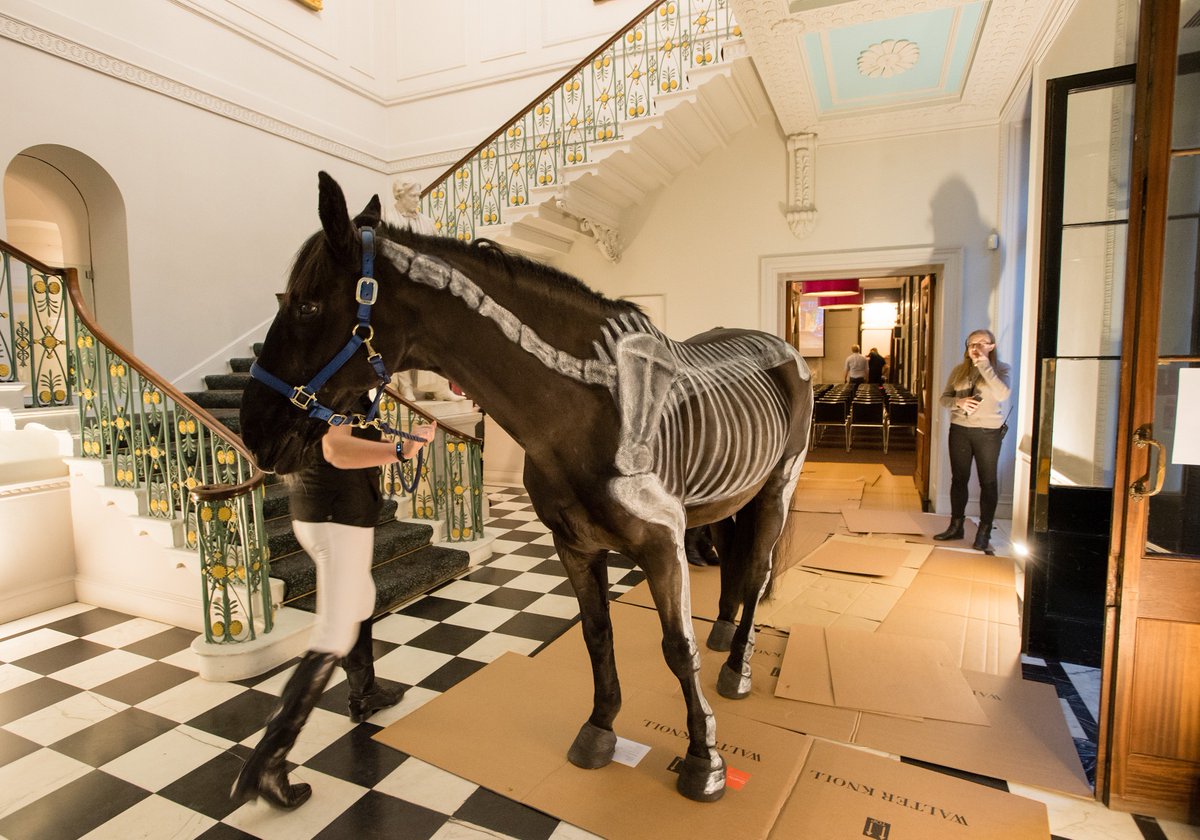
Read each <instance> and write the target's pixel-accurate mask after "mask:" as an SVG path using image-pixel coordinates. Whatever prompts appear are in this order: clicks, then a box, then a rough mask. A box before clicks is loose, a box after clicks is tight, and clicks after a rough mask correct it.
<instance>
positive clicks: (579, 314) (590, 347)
mask: <svg viewBox="0 0 1200 840" xmlns="http://www.w3.org/2000/svg"><path fill="white" fill-rule="evenodd" d="M319 180H320V189H319V215H320V218H321V224H322V230H321V231H320V232H318V233H317V234H314V235H313V236H312V237H311V238H310V239H308V241H307V242H305V243H304V245H303V246H302V247H301V249H300V251H299V253H298V254H297V257H296V261H295V265H294V266H293V269H292V273H291V277H290V280H289V282H288V287H287V291H286V294H285V295H284V297H283V299H282V302H281V305H280V311H279V314H278V315H277V317H276V318H275V321H274V323H273V324H272V325H271V328H270V331H269V332H268V334H267V338H266V341H265V342H264V344H263V348H262V353H261V354H260V356H259V359H258V364H259V365H260V366H261V368H262V369H264V370H266V371H269V372H270V373H271V374H273V375H274V376H275V377H277V378H278V380H281V381H283V382H286V383H289V384H295V383H302V382H309V381H311V380H312V378H313V376H314V374H315V373H316V372H317V371H319V370H322V366H323V365H325V363H326V361H327V360H329V359H330V358H331V357H334V356H335V354H337V353H338V350H339V348H341V347H342V345H343V344H344V343H345V342H346V338H347V336H348V335H350V334H351V333H352V331H353V330H354V329H355V328H356V322H355V317H356V315H355V313H356V306H357V304H356V294H355V290H356V283H359V282H360V281H359V276H360V273H365V272H363V271H362V269H363V256H364V253H363V252H364V244H363V242H364V234H362V233H361V232H360V229H363V228H365V229H366V230H367V234H368V235H371V240H370V241H374V243H375V258H374V276H375V278H376V280H377V282H378V287H377V288H378V291H377V293H375V297H376V300H375V301H374V302H373V306H372V307H371V309H372V310H373V315H372V316H371V317H373V321H372V329H373V331H374V336H373V338H372V339H371V340H370V341H368V342H367V343H368V346H370V345H371V344H372V343H373V347H374V350H375V352H376V353H377V354H378V355H379V356H381V357H382V359H383V361H384V362H385V363H386V366H387V369H388V370H405V369H410V368H420V369H425V370H433V371H436V372H438V373H441V374H443V375H445V376H447V377H449V378H450V379H451V380H453V381H454V382H456V383H458V384H460V385H461V386H462V387H463V389H464V390H465V391H466V393H468V394H470V395H471V396H472V398H474V399H475V400H476V401H477V402H478V403H479V405H480V406H481V407H482V408H483V410H484V411H486V412H487V413H488V414H489V415H491V416H492V417H493V419H494V420H495V421H496V422H497V423H498V424H499V425H500V426H501V427H503V428H504V429H505V430H506V431H507V432H508V433H509V434H511V435H512V437H513V438H514V439H515V440H516V441H517V442H518V443H519V444H520V445H521V446H522V448H523V449H524V451H525V474H524V479H525V487H526V489H527V491H528V493H529V498H530V500H531V502H532V503H533V507H534V510H535V511H536V512H537V514H538V516H539V518H540V519H541V521H542V522H543V523H545V525H546V526H547V527H548V528H549V529H550V531H551V533H552V535H553V539H554V547H555V549H556V550H557V552H558V556H559V558H560V559H561V561H562V563H563V565H564V566H565V567H566V571H567V574H568V576H569V578H570V580H571V584H572V586H573V587H574V589H575V593H576V596H577V597H578V600H579V608H580V612H581V613H582V623H583V632H584V638H585V639H586V642H587V649H588V654H589V656H590V659H591V664H592V672H593V676H594V679H595V696H594V703H593V708H592V714H591V716H590V717H589V718H588V720H587V721H586V722H584V723H583V725H582V728H581V729H580V731H579V734H578V735H577V737H576V738H575V741H574V743H573V744H572V745H571V747H570V750H569V752H568V757H569V759H570V761H571V762H572V763H574V764H576V765H578V766H580V767H585V768H596V767H602V766H604V765H605V764H607V763H609V761H610V760H611V759H612V755H613V750H614V747H615V744H616V736H615V734H614V732H613V723H614V720H615V719H616V716H617V712H618V710H619V709H620V706H621V693H620V686H619V684H618V681H617V671H616V662H615V658H614V653H613V644H612V638H613V636H612V624H611V621H610V617H609V612H608V601H607V595H606V593H607V584H608V580H607V573H606V572H607V569H606V558H607V555H608V552H609V551H617V552H620V553H621V554H623V555H625V556H626V557H629V558H631V559H632V560H633V561H635V562H636V563H637V564H638V566H639V567H640V568H641V569H642V570H643V571H644V572H645V574H646V578H647V580H648V583H649V586H650V590H651V593H652V595H653V598H654V602H655V604H656V605H657V608H658V614H659V617H660V620H661V623H662V631H663V641H662V648H663V654H664V657H665V659H666V662H667V665H668V666H669V668H670V669H671V671H672V673H673V674H674V675H675V677H676V678H677V679H678V680H679V683H680V685H681V686H682V689H683V695H684V699H685V702H686V706H687V730H688V739H689V743H688V752H687V755H686V757H685V759H684V761H683V763H682V765H683V766H682V769H681V772H680V776H679V781H678V788H679V791H680V792H681V793H682V794H683V795H684V796H687V797H689V798H691V799H695V800H701V801H711V800H715V799H717V798H719V797H720V796H721V794H722V793H723V791H724V785H725V764H724V760H723V759H722V758H721V756H720V754H719V753H718V751H717V749H716V747H715V745H716V728H715V723H714V719H713V714H712V710H711V709H710V707H709V705H708V703H707V701H706V700H705V698H704V693H703V691H702V690H701V686H700V655H699V649H698V647H697V644H696V640H695V637H694V631H693V629H692V619H691V606H690V602H691V600H690V593H689V589H688V571H687V563H686V560H685V559H684V531H685V529H686V528H689V527H695V526H698V525H703V524H706V523H714V522H719V521H724V522H725V523H726V526H725V527H726V528H727V531H726V533H727V539H725V540H723V541H722V543H723V546H724V548H725V551H724V553H723V554H722V557H721V583H722V587H721V589H722V592H721V601H720V613H719V620H718V621H717V623H716V625H715V626H714V628H713V630H712V632H711V634H710V636H709V638H708V640H707V643H708V646H709V647H710V648H713V649H715V650H722V651H724V650H728V651H729V658H728V660H727V661H726V663H725V665H724V666H723V668H722V669H721V674H720V677H719V679H718V682H717V691H718V692H719V693H720V694H722V695H723V696H725V697H731V698H740V697H745V696H746V695H747V694H748V693H749V691H750V657H751V654H752V653H753V649H754V622H753V620H754V609H755V605H756V604H757V603H758V601H759V599H760V598H761V596H762V595H763V593H764V592H765V591H766V587H767V586H768V584H769V580H770V576H771V573H772V556H773V553H774V551H775V545H776V543H777V541H778V539H779V537H780V534H781V532H782V530H783V525H784V520H785V517H786V515H787V511H788V506H789V500H790V499H791V496H792V493H793V491H794V489H795V485H796V480H797V478H798V477H799V475H800V468H801V466H802V465H803V462H804V456H805V453H806V451H807V444H808V429H809V421H810V419H811V415H812V383H811V379H810V375H809V371H808V367H807V366H806V365H805V363H804V360H803V358H801V357H800V355H799V354H798V353H797V352H796V351H795V350H794V349H793V348H792V347H791V346H789V345H788V344H786V343H785V342H784V341H782V340H781V339H779V338H776V337H775V336H771V335H768V334H765V333H761V332H755V331H752V330H739V329H716V330H712V331H709V332H707V333H704V334H703V335H699V336H696V337H694V338H692V339H689V340H687V341H684V342H676V341H672V340H671V339H669V338H667V337H666V336H664V335H663V334H662V333H661V332H659V331H658V330H657V329H656V328H655V327H654V326H653V325H652V324H651V323H650V322H649V320H648V319H647V318H646V317H645V316H644V315H643V314H642V313H641V311H640V310H638V309H637V307H635V306H633V305H632V304H629V303H627V302H622V301H616V300H610V299H607V298H604V297H602V296H600V295H599V294H597V293H595V292H593V291H591V290H589V289H588V288H587V287H585V286H584V285H583V284H582V283H580V282H579V281H577V280H575V279H574V278H571V277H569V276H567V275H565V274H562V273H560V272H557V271H554V270H553V269H549V268H547V267H545V266H542V265H540V264H538V263H535V262H532V261H529V260H525V259H523V258H520V257H514V256H510V255H508V254H506V253H504V252H503V251H502V250H500V249H499V248H497V247H496V246H495V245H493V244H491V243H488V242H486V241H480V242H476V243H473V244H465V243H462V242H458V241H455V240H451V239H448V238H444V237H430V236H422V235H420V234H416V233H413V232H411V231H405V230H400V229H398V228H394V227H392V226H390V225H385V224H381V223H380V221H379V218H380V215H379V201H378V198H377V197H376V198H373V199H372V200H371V202H370V203H369V204H368V205H367V208H366V209H365V210H364V211H363V212H362V213H361V214H360V215H359V216H358V217H357V218H356V219H354V220H351V218H350V216H349V213H348V212H347V209H346V202H345V198H344V197H343V194H342V190H341V188H340V187H339V186H338V185H337V183H336V182H334V181H333V179H332V178H330V177H329V176H328V175H326V174H325V173H321V175H320V179H319ZM368 256H369V255H368ZM361 302H362V301H361V300H360V301H358V303H361ZM378 381H379V380H378V374H377V371H376V370H373V369H372V366H371V365H369V364H366V363H365V362H364V361H363V360H361V359H357V358H355V359H351V360H350V361H348V362H347V363H345V364H343V365H342V366H341V368H340V369H339V370H338V371H337V372H336V373H335V374H333V375H332V377H331V378H329V380H328V382H325V383H324V384H323V385H322V386H321V387H320V388H319V391H318V393H317V394H316V397H315V399H316V400H319V403H320V404H322V405H325V406H328V407H330V408H331V409H332V410H333V411H335V412H336V411H344V410H346V409H347V407H348V406H351V405H353V404H354V403H355V401H356V400H357V399H358V398H359V397H360V396H361V395H362V394H363V393H364V392H365V391H367V390H369V389H371V388H374V387H376V385H377V384H378ZM241 423H242V430H243V436H244V439H245V442H246V444H247V445H248V446H249V447H250V449H251V451H253V453H254V455H255V457H256V458H257V459H258V462H259V465H260V466H261V467H262V468H263V469H266V470H274V471H276V472H280V473H287V472H291V471H294V470H296V469H297V468H298V467H299V466H300V465H301V463H303V461H304V459H305V458H308V457H312V454H313V453H314V452H315V451H316V450H317V447H318V445H319V443H318V442H319V439H320V437H321V435H322V434H323V433H324V431H325V428H326V426H325V425H324V424H323V423H321V422H318V421H315V420H313V419H311V418H310V417H308V416H306V414H305V413H304V412H301V411H297V410H296V408H295V407H294V406H293V405H292V404H291V403H290V402H289V400H288V399H287V398H286V397H284V396H281V395H280V394H279V393H277V392H276V390H273V389H272V388H270V387H268V386H267V385H265V384H263V383H262V382H259V381H254V382H252V383H251V385H250V386H249V387H248V388H247V389H246V394H245V400H244V403H243V406H242V419H241ZM730 518H732V519H730ZM739 608H741V619H740V621H739V622H738V623H737V624H736V626H735V624H734V618H735V616H736V615H737V611H738V609H739Z"/></svg>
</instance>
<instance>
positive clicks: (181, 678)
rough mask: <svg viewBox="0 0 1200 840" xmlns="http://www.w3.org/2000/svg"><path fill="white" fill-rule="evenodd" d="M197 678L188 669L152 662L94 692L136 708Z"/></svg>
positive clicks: (97, 688) (95, 689) (101, 686)
mask: <svg viewBox="0 0 1200 840" xmlns="http://www.w3.org/2000/svg"><path fill="white" fill-rule="evenodd" d="M195 676H196V673H195V672H194V671H189V670H188V669H187V668H177V667H176V666H174V665H168V664H167V663H165V662H152V663H150V664H149V665H147V666H146V667H144V668H138V669H137V670H136V671H132V672H130V673H128V674H126V675H125V676H123V677H117V678H116V679H115V680H109V681H108V682H106V683H103V684H102V685H98V686H96V687H95V688H93V689H92V691H93V692H95V693H96V694H102V695H104V696H105V697H111V698H113V699H114V700H120V701H121V702H122V703H127V704H128V705H130V706H135V705H137V704H138V703H141V702H142V701H143V700H146V699H149V698H151V697H153V696H154V695H156V694H162V693H163V692H164V691H166V690H167V689H169V688H174V687H175V686H177V685H179V684H180V683H185V682H187V681H188V680H190V679H192V678H193V677H195Z"/></svg>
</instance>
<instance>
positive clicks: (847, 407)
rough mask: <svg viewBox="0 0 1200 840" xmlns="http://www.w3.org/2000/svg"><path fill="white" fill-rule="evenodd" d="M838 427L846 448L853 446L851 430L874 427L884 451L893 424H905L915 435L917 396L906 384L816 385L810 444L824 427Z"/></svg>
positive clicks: (818, 440) (899, 425)
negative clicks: (880, 438) (905, 386)
mask: <svg viewBox="0 0 1200 840" xmlns="http://www.w3.org/2000/svg"><path fill="white" fill-rule="evenodd" d="M830 427H841V429H842V435H843V437H844V441H845V447H846V451H847V452H849V451H850V450H851V449H852V448H853V446H854V432H855V430H856V429H862V428H878V429H879V430H880V434H881V437H882V439H883V453H884V454H885V455H886V454H887V451H888V445H889V442H890V438H891V431H892V428H893V427H900V428H907V429H908V430H909V431H910V432H911V433H912V435H913V438H914V440H915V439H916V429H917V400H916V398H915V397H914V396H913V395H912V393H911V392H909V391H908V390H907V389H906V388H903V387H901V386H895V385H890V384H888V385H884V386H882V387H880V386H878V385H844V384H842V385H820V386H818V387H817V390H816V392H815V401H814V404H813V421H812V433H811V435H810V439H811V440H812V442H813V444H812V445H813V446H818V445H820V443H821V439H822V437H824V435H825V431H826V429H828V428H830Z"/></svg>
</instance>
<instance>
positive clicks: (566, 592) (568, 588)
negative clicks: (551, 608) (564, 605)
mask: <svg viewBox="0 0 1200 840" xmlns="http://www.w3.org/2000/svg"><path fill="white" fill-rule="evenodd" d="M546 594H547V595H562V596H564V597H566V598H574V597H575V587H574V586H573V585H572V584H571V581H569V580H564V581H563V582H562V583H560V584H559V585H558V586H556V587H554V588H553V589H551V590H550V591H549V592H547V593H546Z"/></svg>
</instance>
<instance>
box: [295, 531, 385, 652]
mask: <svg viewBox="0 0 1200 840" xmlns="http://www.w3.org/2000/svg"><path fill="white" fill-rule="evenodd" d="M292 531H293V532H295V534H296V539H298V540H299V541H300V545H301V546H303V548H304V550H305V551H307V552H308V556H309V557H311V558H312V559H313V562H314V563H315V564H316V567H317V623H316V625H315V626H314V627H313V631H312V635H311V636H310V637H309V642H308V648H309V650H315V651H321V652H323V653H332V654H336V655H337V656H345V655H346V654H347V653H349V652H350V648H352V647H353V646H354V641H355V639H357V638H358V625H359V624H360V623H361V622H363V621H365V620H366V619H368V618H370V617H371V613H372V612H374V609H375V580H374V579H373V578H372V577H371V557H372V554H373V553H374V550H375V529H374V528H362V527H359V526H356V525H338V524H337V523H335V522H297V521H293V522H292Z"/></svg>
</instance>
